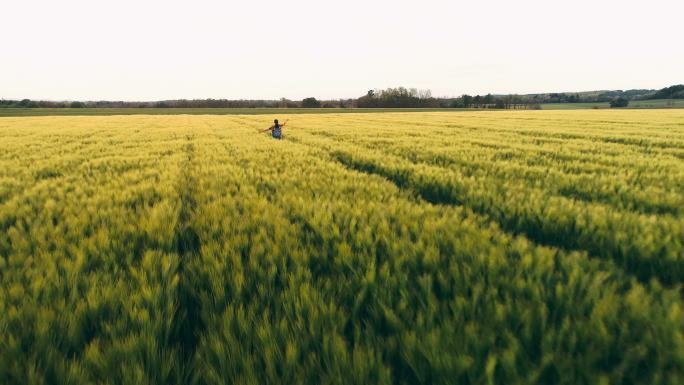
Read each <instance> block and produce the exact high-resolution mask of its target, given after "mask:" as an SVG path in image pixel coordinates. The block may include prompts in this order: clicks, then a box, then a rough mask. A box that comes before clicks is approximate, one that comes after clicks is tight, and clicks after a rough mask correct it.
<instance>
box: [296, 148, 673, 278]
mask: <svg viewBox="0 0 684 385" xmlns="http://www.w3.org/2000/svg"><path fill="white" fill-rule="evenodd" d="M289 140H291V141H292V142H294V143H297V144H300V145H303V146H307V147H310V148H312V149H315V150H318V151H321V152H322V153H325V154H328V155H329V156H330V160H331V161H334V162H337V163H339V164H340V165H341V166H343V167H345V168H346V169H348V170H350V171H353V172H360V173H364V174H368V175H376V176H379V177H382V178H383V179H385V180H387V181H388V182H390V183H392V184H394V185H395V186H397V188H399V189H400V190H402V191H406V192H408V193H410V194H411V195H412V196H415V197H416V198H417V199H420V200H422V201H424V202H427V203H430V204H433V205H444V206H462V207H467V208H468V209H470V210H471V211H473V212H474V213H475V214H477V215H480V216H482V217H483V218H485V219H487V220H489V221H491V222H493V223H496V224H497V225H498V226H499V228H500V229H501V230H502V231H504V232H507V233H509V234H512V235H515V236H524V237H526V238H527V239H529V240H530V241H532V242H534V243H535V244H537V245H540V246H546V247H553V248H557V249H560V250H564V251H577V252H585V253H587V254H588V255H589V256H590V257H591V258H595V259H598V260H602V261H605V262H609V263H613V264H615V266H617V267H620V268H621V269H622V270H623V271H624V272H625V273H626V274H629V275H631V276H633V277H635V278H636V279H638V280H639V281H641V282H648V281H650V280H651V279H652V278H657V279H658V280H659V281H661V283H663V284H665V285H667V286H669V285H672V284H678V283H679V282H681V278H680V272H682V271H683V270H684V266H683V265H682V263H678V262H676V261H675V262H671V263H670V264H669V265H668V267H667V268H665V267H664V266H660V267H658V266H659V265H658V261H655V262H654V261H652V260H651V259H629V260H623V258H626V256H625V255H622V254H615V255H613V254H609V255H601V253H600V252H598V253H597V250H598V247H599V246H597V245H594V244H589V245H578V244H577V242H576V241H574V240H573V239H568V238H567V237H566V236H562V234H555V235H554V234H549V233H548V232H547V231H544V230H543V228H541V225H540V224H536V223H530V224H529V226H527V227H528V228H521V227H520V225H518V224H517V223H518V219H519V218H518V217H517V216H515V215H513V216H510V217H507V216H504V217H500V215H499V217H497V215H496V214H497V213H495V212H492V211H491V210H488V209H484V208H481V207H473V206H472V205H470V204H468V202H467V200H460V199H458V197H453V196H452V195H450V194H447V193H444V194H442V193H440V192H439V191H437V192H435V191H433V190H430V189H423V188H421V187H420V186H416V185H414V184H413V183H411V180H410V179H411V178H410V177H409V175H408V174H406V175H404V174H400V175H395V174H393V173H389V172H386V171H384V170H383V169H382V168H381V167H374V166H373V165H368V164H359V163H357V162H355V161H354V160H353V159H347V157H345V156H342V155H343V154H342V153H337V152H336V151H335V150H334V149H330V148H325V147H322V146H318V145H315V144H311V143H307V142H305V141H302V140H301V139H300V138H290V139H289ZM660 262H661V263H664V262H662V261H660ZM659 271H662V272H663V273H659Z"/></svg>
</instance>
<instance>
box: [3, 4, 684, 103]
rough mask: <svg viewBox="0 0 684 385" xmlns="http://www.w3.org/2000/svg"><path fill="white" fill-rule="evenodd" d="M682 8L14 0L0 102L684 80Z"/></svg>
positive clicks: (527, 88) (505, 89)
mask: <svg viewBox="0 0 684 385" xmlns="http://www.w3.org/2000/svg"><path fill="white" fill-rule="evenodd" d="M683 12H684V5H682V4H681V2H678V1H675V0H653V1H650V2H644V1H631V0H629V1H614V0H606V1H601V2H596V1H585V0H579V1H574V2H572V3H567V4H566V3H564V4H560V3H557V2H548V1H531V0H523V1H518V2H508V1H500V0H493V1H489V2H484V3H483V2H480V3H478V2H457V1H441V0H425V1H421V2H404V1H399V2H397V1H386V0H382V1H373V2H369V1H357V0H349V1H345V2H321V1H313V0H293V1H287V2H283V1H251V2H222V1H206V0H198V1H194V2H181V1H156V0H155V1H144V2H140V1H131V0H122V1H118V2H92V1H84V0H66V1H60V2H54V1H46V0H40V1H33V2H16V1H15V2H8V3H6V4H3V6H2V12H1V13H0V33H1V34H2V36H3V37H4V38H3V43H2V49H1V50H0V98H31V99H53V100H64V99H70V100H73V99H79V100H98V99H109V100H159V99H174V98H188V99H191V98H230V99H237V98H246V99H257V98H265V99H275V98H280V97H287V98H291V99H301V98H303V97H308V96H315V97H317V98H339V97H357V96H360V95H363V94H364V93H365V92H366V91H367V90H368V89H370V88H384V87H389V86H397V85H404V86H407V87H417V88H429V89H431V90H432V91H433V94H435V95H440V96H451V95H459V94H462V93H473V94H474V93H487V92H492V93H532V92H554V91H581V90H594V89H627V88H660V87H664V86H668V85H671V84H675V83H679V82H682V81H684V78H683V74H682V71H681V69H682V68H684V50H681V49H677V47H678V46H679V44H680V42H679V40H680V39H679V37H680V36H681V28H680V25H681V20H680V17H681V15H682V13H683Z"/></svg>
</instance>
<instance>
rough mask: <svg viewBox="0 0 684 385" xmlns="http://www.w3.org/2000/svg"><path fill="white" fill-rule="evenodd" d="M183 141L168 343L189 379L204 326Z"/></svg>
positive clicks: (191, 149) (191, 178)
mask: <svg viewBox="0 0 684 385" xmlns="http://www.w3.org/2000/svg"><path fill="white" fill-rule="evenodd" d="M186 139H187V143H186V144H185V146H184V148H183V150H184V152H185V159H183V161H182V163H181V168H182V169H181V173H180V177H179V182H178V186H177V191H178V194H179V196H180V210H179V214H178V221H177V223H176V228H175V230H174V231H175V232H174V242H173V245H174V250H175V252H176V253H177V254H178V256H179V264H178V271H177V274H178V278H179V280H178V287H177V293H176V297H177V308H176V313H175V315H174V320H173V323H172V325H173V330H172V332H171V336H170V342H171V343H172V345H174V346H175V347H176V348H177V349H178V350H179V352H180V358H181V363H182V365H183V370H182V373H183V377H184V378H183V379H182V381H183V382H185V383H188V382H190V380H191V379H192V377H193V375H194V373H193V368H194V365H193V361H194V357H195V351H196V349H197V345H198V343H199V340H200V336H201V334H202V331H203V330H204V325H203V322H202V319H201V317H200V310H201V309H200V308H201V304H200V298H199V295H198V293H199V290H200V289H199V288H198V287H197V283H198V280H197V279H196V271H195V269H193V262H195V260H196V259H197V257H198V256H199V254H200V244H201V241H200V238H199V235H198V234H197V230H196V229H195V226H194V218H195V215H196V210H197V200H196V189H197V178H196V176H195V172H194V167H195V144H194V136H193V135H187V136H186Z"/></svg>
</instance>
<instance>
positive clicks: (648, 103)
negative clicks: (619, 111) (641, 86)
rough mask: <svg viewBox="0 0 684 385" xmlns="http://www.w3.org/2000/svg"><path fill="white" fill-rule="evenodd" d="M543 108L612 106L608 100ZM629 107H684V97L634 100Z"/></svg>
mask: <svg viewBox="0 0 684 385" xmlns="http://www.w3.org/2000/svg"><path fill="white" fill-rule="evenodd" d="M541 106H542V109H543V110H583V109H590V108H610V105H609V104H608V102H597V103H544V104H542V105H541ZM627 108H684V99H655V100H633V101H631V102H629V106H628V107H627Z"/></svg>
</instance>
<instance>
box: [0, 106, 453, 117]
mask: <svg viewBox="0 0 684 385" xmlns="http://www.w3.org/2000/svg"><path fill="white" fill-rule="evenodd" d="M430 111H465V109H463V108H459V109H454V108H0V117H6V116H98V115H272V114H339V113H368V112H430Z"/></svg>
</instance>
